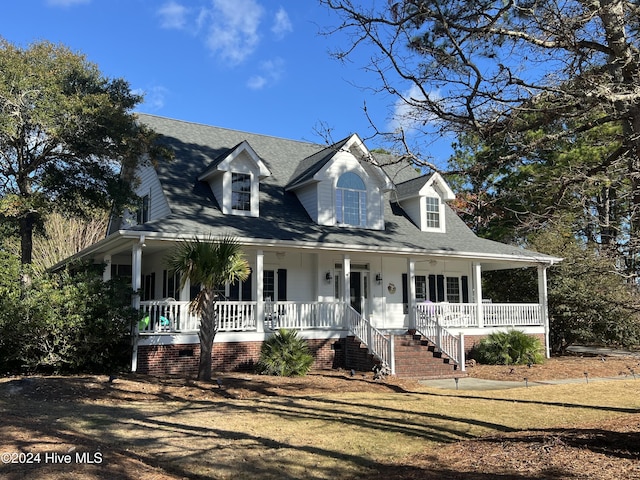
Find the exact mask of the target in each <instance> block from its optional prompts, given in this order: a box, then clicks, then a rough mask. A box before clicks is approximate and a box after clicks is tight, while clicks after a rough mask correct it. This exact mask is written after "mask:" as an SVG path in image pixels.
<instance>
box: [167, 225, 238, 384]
mask: <svg viewBox="0 0 640 480" xmlns="http://www.w3.org/2000/svg"><path fill="white" fill-rule="evenodd" d="M167 267H168V268H169V270H170V271H171V272H172V273H174V274H175V273H178V274H179V275H180V279H181V280H180V284H181V288H184V286H185V284H186V282H187V279H188V280H189V281H190V282H191V284H192V285H197V284H200V285H201V290H200V292H199V293H198V295H197V296H196V297H195V298H194V299H193V300H192V301H191V303H190V304H189V311H190V312H191V313H193V314H196V315H199V316H200V330H199V331H198V337H199V338H200V361H199V364H198V380H211V351H212V350H213V341H214V339H215V337H216V333H218V316H217V315H216V308H215V304H216V300H217V291H218V289H219V288H220V287H221V286H223V285H225V284H226V283H235V282H237V281H244V280H246V279H247V277H248V276H249V272H250V269H249V263H248V262H247V260H246V259H245V257H244V253H243V251H242V249H241V247H240V244H239V243H238V241H237V240H235V239H234V238H232V237H223V238H221V239H219V240H217V241H215V240H213V239H209V240H207V241H201V240H198V239H197V238H194V239H193V240H190V241H184V242H182V243H181V244H180V245H178V246H177V247H176V248H175V249H174V250H173V251H172V252H171V253H170V254H169V256H168V258H167Z"/></svg>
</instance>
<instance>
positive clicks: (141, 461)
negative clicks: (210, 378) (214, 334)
mask: <svg viewBox="0 0 640 480" xmlns="http://www.w3.org/2000/svg"><path fill="white" fill-rule="evenodd" d="M634 362H636V363H635V364H634ZM637 362H638V359H636V358H631V357H628V358H622V359H615V358H608V359H606V361H604V362H603V361H601V360H600V359H599V358H591V359H576V358H574V359H566V358H565V359H553V360H552V361H549V362H547V364H546V365H544V366H540V367H538V366H533V367H532V368H527V367H526V366H525V367H522V368H524V369H526V371H525V370H520V368H521V367H517V369H514V370H513V371H512V370H511V368H510V367H485V366H476V367H474V368H473V369H470V373H471V374H472V375H473V376H482V377H485V378H487V377H489V378H506V379H514V376H515V377H523V376H524V373H523V372H526V375H528V376H529V377H531V378H532V379H534V377H535V379H538V380H544V379H551V378H556V377H558V376H559V375H567V376H568V377H575V376H576V375H577V376H578V378H582V377H583V375H584V372H585V371H587V372H588V373H589V377H590V378H596V377H618V376H619V374H621V373H622V374H625V368H626V376H625V377H624V379H622V380H620V379H618V380H615V381H610V382H589V383H586V381H585V382H584V383H580V384H573V385H559V386H542V387H535V388H518V389H513V390H501V391H492V392H469V391H462V390H461V391H455V390H438V389H432V388H425V387H424V386H421V385H419V384H418V383H417V382H414V381H407V380H399V379H386V380H385V381H384V382H379V381H374V380H373V379H372V376H371V374H370V373H366V374H362V373H359V374H357V375H356V376H355V377H351V376H350V375H349V374H348V373H347V372H337V371H332V372H315V373H314V374H312V375H310V376H308V377H305V378H294V379H286V378H273V377H263V376H255V375H245V374H233V375H227V374H225V375H223V376H221V377H220V378H221V379H222V382H223V387H222V388H218V386H217V384H216V383H215V382H213V383H211V384H207V383H201V382H195V381H188V380H184V379H168V380H159V379H154V378H150V377H144V376H135V375H129V376H125V377H123V378H119V379H117V380H116V381H115V382H113V383H109V382H108V381H107V379H106V377H100V376H83V377H33V378H30V379H27V380H23V379H19V378H6V379H2V380H0V415H1V418H2V422H1V423H0V439H1V440H0V453H1V452H24V453H31V454H33V455H35V454H37V453H40V454H41V462H40V463H36V464H31V465H24V464H4V465H3V464H0V478H3V479H7V480H13V479H16V480H17V479H22V478H27V477H31V478H41V479H54V480H58V479H68V478H70V479H81V478H82V479H98V478H114V479H158V480H166V479H177V478H311V479H315V478H317V479H322V478H333V479H337V478H340V479H342V478H360V477H363V476H366V477H367V478H374V479H376V478H377V479H383V478H385V479H387V478H390V479H394V478H395V479H413V478H416V479H417V478H421V479H428V480H430V479H436V478H453V479H462V478H464V479H472V480H480V479H482V480H485V479H487V480H488V479H493V478H500V479H502V480H504V479H534V478H548V479H565V478H566V479H568V478H581V479H599V480H605V479H609V478H611V479H613V478H616V479H618V478H640V470H639V469H638V463H639V456H640V441H639V437H640V417H639V415H638V414H639V413H640V400H639V399H640V395H639V394H640V378H638V380H635V379H634V376H633V374H632V373H631V370H632V369H634V368H635V367H636V365H637ZM639 370H640V368H639ZM363 375H366V378H365V377H363ZM95 452H100V455H101V456H102V462H101V463H99V464H85V463H78V462H76V457H75V454H76V453H80V454H82V453H89V454H91V455H93V454H95ZM46 453H49V455H50V456H51V454H52V453H57V454H59V455H63V454H68V453H69V454H71V455H72V463H71V464H69V465H64V464H60V463H54V462H52V461H50V462H48V463H45V462H44V461H43V455H45V454H46Z"/></svg>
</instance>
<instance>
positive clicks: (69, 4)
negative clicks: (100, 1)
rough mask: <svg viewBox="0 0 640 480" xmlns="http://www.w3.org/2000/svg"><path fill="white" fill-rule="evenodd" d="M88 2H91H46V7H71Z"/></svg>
mask: <svg viewBox="0 0 640 480" xmlns="http://www.w3.org/2000/svg"><path fill="white" fill-rule="evenodd" d="M90 1H91V0H47V5H50V6H52V7H73V6H74V5H82V4H84V3H89V2H90Z"/></svg>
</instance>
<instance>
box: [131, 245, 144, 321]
mask: <svg viewBox="0 0 640 480" xmlns="http://www.w3.org/2000/svg"><path fill="white" fill-rule="evenodd" d="M143 246H144V235H143V236H142V237H140V240H138V241H137V242H136V243H134V244H133V248H132V250H131V287H132V288H133V292H134V294H133V305H132V306H133V308H135V309H139V308H140V295H139V291H140V288H142V247H143Z"/></svg>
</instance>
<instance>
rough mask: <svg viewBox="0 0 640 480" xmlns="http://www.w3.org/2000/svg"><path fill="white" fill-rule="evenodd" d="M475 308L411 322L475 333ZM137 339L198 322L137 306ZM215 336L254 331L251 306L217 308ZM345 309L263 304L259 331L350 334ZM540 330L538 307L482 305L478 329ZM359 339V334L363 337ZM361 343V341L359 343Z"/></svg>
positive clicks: (420, 314) (455, 308)
mask: <svg viewBox="0 0 640 480" xmlns="http://www.w3.org/2000/svg"><path fill="white" fill-rule="evenodd" d="M477 309H478V305H477V304H471V303H421V304H418V305H417V307H416V318H417V319H421V318H424V319H430V320H433V321H435V322H437V323H438V324H439V325H441V326H442V327H444V328H454V327H456V328H465V327H471V328H473V327H479V326H481V325H479V323H478V310H477ZM140 311H141V313H140V322H139V323H138V329H139V332H140V333H158V332H197V331H198V329H199V326H200V319H199V317H198V316H197V315H193V314H192V313H191V312H190V311H189V302H186V301H175V300H170V301H167V300H151V301H143V302H140ZM216 312H217V314H218V319H219V331H221V332H233V331H255V330H257V326H258V323H257V322H258V321H263V320H262V319H258V318H256V317H257V315H256V312H257V302H226V301H225V302H217V303H216ZM349 312H350V310H349V305H347V304H345V303H342V302H295V301H278V302H265V304H264V327H265V328H266V329H269V330H277V329H279V328H287V329H296V330H304V329H316V330H318V329H327V330H341V329H345V328H350V326H351V325H352V323H353V322H351V323H350V317H349V315H352V313H349ZM539 325H542V315H541V314H540V306H539V305H538V304H535V303H532V304H499V303H485V304H483V305H482V326H485V327H511V326H514V327H518V326H539ZM363 334H364V333H363ZM362 340H365V341H366V340H367V337H362Z"/></svg>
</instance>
